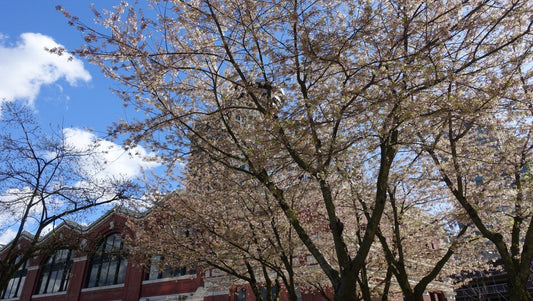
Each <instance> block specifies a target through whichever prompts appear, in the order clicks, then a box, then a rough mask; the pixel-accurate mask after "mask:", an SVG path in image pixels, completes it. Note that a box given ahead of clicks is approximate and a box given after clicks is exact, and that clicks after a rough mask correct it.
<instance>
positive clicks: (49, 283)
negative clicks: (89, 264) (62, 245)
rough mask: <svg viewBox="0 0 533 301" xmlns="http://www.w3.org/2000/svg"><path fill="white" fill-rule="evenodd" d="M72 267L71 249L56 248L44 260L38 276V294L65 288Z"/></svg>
mask: <svg viewBox="0 0 533 301" xmlns="http://www.w3.org/2000/svg"><path fill="white" fill-rule="evenodd" d="M71 267H72V250H67V249H63V250H58V251H56V253H55V254H54V255H52V256H50V257H48V259H47V260H46V262H45V264H44V265H43V268H42V270H41V276H40V278H39V286H38V287H37V289H38V290H37V293H38V294H49V293H57V292H62V291H66V290H67V286H68V281H69V279H70V268H71Z"/></svg>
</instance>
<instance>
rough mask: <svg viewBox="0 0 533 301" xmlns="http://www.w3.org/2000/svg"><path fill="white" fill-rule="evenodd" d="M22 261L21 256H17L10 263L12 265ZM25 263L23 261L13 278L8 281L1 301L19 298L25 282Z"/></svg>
mask: <svg viewBox="0 0 533 301" xmlns="http://www.w3.org/2000/svg"><path fill="white" fill-rule="evenodd" d="M21 259H22V256H18V257H17V258H16V259H15V260H13V261H11V263H12V264H17V263H18V262H19V261H20V260H21ZM26 264H27V261H25V262H24V263H23V264H22V265H21V266H20V267H19V269H18V270H17V271H16V272H15V275H13V278H11V280H9V283H8V284H7V287H6V289H5V291H3V292H2V299H9V298H16V297H20V293H21V292H22V287H23V286H24V281H25V280H26V273H27V272H28V270H27V269H26Z"/></svg>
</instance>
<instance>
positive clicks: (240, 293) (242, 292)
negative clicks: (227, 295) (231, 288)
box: [235, 288, 246, 301]
mask: <svg viewBox="0 0 533 301" xmlns="http://www.w3.org/2000/svg"><path fill="white" fill-rule="evenodd" d="M235 301H246V289H245V288H240V289H238V290H236V291H235Z"/></svg>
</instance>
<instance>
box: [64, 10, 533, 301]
mask: <svg viewBox="0 0 533 301" xmlns="http://www.w3.org/2000/svg"><path fill="white" fill-rule="evenodd" d="M532 5H533V3H531V1H525V0H523V1H519V0H517V1H491V0H487V1H426V2H420V1H377V0H376V1H350V2H345V1H329V0H328V1H326V0H324V1H306V0H302V1H242V0H239V1H232V0H198V1H152V2H150V3H149V4H148V5H147V9H145V8H141V7H134V4H133V3H128V2H122V3H121V4H119V5H117V6H116V7H114V8H113V9H112V10H105V11H102V12H100V11H98V10H97V9H96V8H93V9H94V12H95V17H96V25H94V26H87V25H86V24H84V23H82V22H81V21H80V20H78V19H77V18H76V17H72V16H71V15H70V14H69V13H68V12H66V11H64V10H63V13H64V14H65V15H66V16H67V17H69V18H70V19H69V20H70V23H71V24H72V25H74V26H76V27H77V28H78V29H79V30H81V31H82V32H84V34H85V41H86V42H87V45H85V46H84V47H83V48H82V49H80V50H79V51H78V54H80V55H83V56H85V57H87V58H88V59H89V60H90V61H92V62H93V63H96V64H98V65H99V66H100V67H101V68H102V70H103V72H104V73H105V74H106V75H107V76H109V77H111V78H113V79H115V80H117V81H118V82H120V83H122V84H123V86H122V88H119V89H118V90H117V93H118V95H119V96H121V97H122V98H123V100H124V102H125V104H126V105H131V106H134V107H135V108H137V109H138V110H140V111H142V112H143V113H144V115H143V118H140V119H135V120H128V121H123V122H121V123H119V124H117V125H116V127H115V134H120V133H127V134H129V138H130V139H129V140H128V141H127V143H130V144H131V145H135V144H137V143H145V144H147V145H149V146H150V147H151V148H152V149H154V150H157V151H158V152H159V153H160V154H161V155H162V157H163V159H164V160H165V162H166V164H167V166H168V168H169V172H170V173H172V172H173V171H177V170H179V169H178V168H176V167H177V165H178V164H182V163H183V162H186V163H187V164H189V165H193V164H195V162H194V161H195V160H196V159H195V157H194V156H192V155H191V152H200V153H201V154H202V156H203V157H204V158H209V160H211V161H212V162H217V163H218V164H222V165H224V166H226V168H230V169H232V170H233V171H234V172H236V173H240V174H244V175H247V176H249V177H252V178H254V179H255V180H256V181H258V182H259V183H260V184H261V185H262V186H263V187H264V189H266V191H267V192H268V194H269V195H270V197H271V198H272V199H273V200H275V202H276V205H277V206H278V208H279V209H280V210H281V212H283V215H284V216H285V218H286V219H287V221H288V222H289V223H290V225H291V227H292V229H293V230H294V232H295V234H296V235H297V236H298V238H299V240H300V241H301V243H302V244H303V245H304V246H305V248H306V250H307V251H308V252H309V253H310V254H312V256H313V257H314V259H315V260H316V262H317V263H318V265H319V266H320V268H321V269H322V272H323V273H324V274H325V275H326V277H327V279H328V280H329V282H330V285H331V287H332V288H333V291H334V293H335V299H336V300H355V299H356V298H357V279H358V277H359V275H360V272H361V270H362V269H363V267H364V266H365V262H366V259H367V257H368V254H369V253H370V250H371V247H372V245H373V242H374V239H375V236H376V233H377V232H378V225H379V223H380V220H381V218H382V215H383V212H384V210H385V208H386V206H387V202H388V191H389V188H390V177H391V176H393V175H394V173H395V172H396V171H395V169H394V166H395V164H397V162H402V161H404V160H406V158H405V157H404V156H398V154H401V151H402V149H403V148H404V147H405V146H406V145H410V144H412V143H414V141H416V140H417V139H419V138H424V139H429V138H428V137H429V136H431V134H430V133H427V132H426V130H428V129H426V127H428V128H431V126H433V125H434V121H435V120H437V119H439V118H440V117H441V115H439V114H440V113H441V111H439V110H438V109H435V108H436V107H437V108H440V107H442V109H449V110H452V109H456V110H455V111H454V112H456V114H457V117H455V115H453V116H454V118H456V119H458V120H463V117H462V114H463V113H467V112H469V109H468V108H469V107H470V106H476V105H477V106H479V105H480V104H478V103H477V102H474V100H475V98H474V97H471V99H472V101H471V102H467V101H465V102H464V103H463V102H461V101H460V99H462V97H463V95H462V93H463V92H464V91H466V90H468V89H470V90H469V91H470V93H471V94H473V93H474V92H473V91H475V90H476V89H478V90H480V91H485V92H486V96H487V97H485V98H483V99H489V98H488V96H490V95H493V94H494V93H496V92H499V90H500V89H501V88H509V87H507V84H509V85H511V86H513V87H514V86H515V85H516V84H517V83H516V82H514V81H511V82H510V81H501V79H502V78H507V75H508V74H509V73H512V72H514V71H513V70H516V69H512V68H509V66H510V65H512V64H513V63H514V62H517V61H526V59H527V58H529V56H530V53H529V49H530V46H531V45H530V44H531V41H530V31H531V24H532V21H531V20H530V17H529V16H530V15H531V9H532V7H531V6H532ZM139 6H140V4H139ZM60 9H61V8H60ZM450 83H453V85H451V84H450ZM456 84H457V85H459V84H460V85H461V87H463V88H462V89H456V88H455V85H456ZM479 102H482V101H481V100H479ZM460 108H463V109H464V112H462V111H461V110H460ZM452 111H453V110H452ZM465 118H466V117H465ZM453 124H455V123H453ZM508 124H511V122H509V123H508ZM450 133H451V134H453V135H456V134H457V133H456V132H455V131H454V129H452V130H451V131H450ZM441 140H442V139H436V140H435V141H437V142H440V141H441ZM437 142H435V143H434V144H438V143H437ZM429 144H430V145H431V143H429ZM192 145H194V147H193V146H192ZM435 152H436V151H435ZM436 158H437V159H438V158H439V157H438V156H437V157H436ZM436 162H444V161H443V160H436ZM447 162H450V161H447ZM458 165H459V166H461V164H458ZM339 168H344V169H351V170H357V171H359V174H360V175H364V176H365V180H366V181H368V182H370V183H371V185H365V186H364V188H365V189H367V193H368V194H370V195H372V197H371V198H369V199H368V198H365V199H363V200H364V201H365V202H368V203H367V204H365V205H366V207H367V208H368V216H367V217H366V221H365V228H364V230H362V233H361V240H360V241H357V240H351V239H350V238H349V237H350V235H348V234H347V232H348V229H355V227H352V226H353V223H354V218H353V216H356V214H357V213H356V212H352V214H349V209H347V208H349V207H346V206H343V204H344V202H345V199H344V196H343V195H342V194H340V192H342V191H344V190H345V189H346V187H347V186H348V183H347V182H346V181H342V178H339V176H338V172H337V171H338V169H339ZM443 170H445V171H446V169H445V168H444V169H443ZM292 177H303V178H305V179H307V180H308V181H309V182H312V183H313V186H314V187H315V189H316V191H317V192H318V194H317V197H316V199H314V200H313V201H314V202H315V203H314V204H315V207H316V208H317V210H318V211H319V212H323V213H324V215H323V218H324V220H325V221H326V224H327V233H328V239H327V241H330V242H331V243H330V244H329V245H328V246H327V248H324V246H323V245H321V241H320V239H318V238H317V237H316V236H314V235H313V234H314V232H313V230H312V229H310V228H309V227H307V226H306V224H305V220H304V217H302V216H301V215H299V214H298V211H297V210H296V207H295V205H294V204H292V203H291V202H290V200H289V199H287V189H289V188H290V185H288V183H289V180H290V179H291V178H292ZM350 180H351V181H353V182H354V183H357V182H358V181H359V179H357V178H354V179H350ZM452 184H453V182H452ZM460 194H461V193H459V195H460ZM472 217H473V216H472ZM474 223H476V222H475V221H474ZM476 225H477V224H476ZM478 228H479V227H478ZM519 240H520V239H518V241H519ZM331 251H332V252H333V255H332V256H329V253H330V252H331ZM331 259H333V260H331ZM524 262H525V261H524Z"/></svg>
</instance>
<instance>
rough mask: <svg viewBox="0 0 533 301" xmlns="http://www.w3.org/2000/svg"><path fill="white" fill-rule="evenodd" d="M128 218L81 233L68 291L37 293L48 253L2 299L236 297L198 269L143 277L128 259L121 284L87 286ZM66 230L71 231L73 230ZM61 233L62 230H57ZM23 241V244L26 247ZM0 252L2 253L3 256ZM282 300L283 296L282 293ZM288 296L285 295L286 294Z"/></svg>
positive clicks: (316, 299) (108, 217) (215, 300)
mask: <svg viewBox="0 0 533 301" xmlns="http://www.w3.org/2000/svg"><path fill="white" fill-rule="evenodd" d="M126 221H127V217H126V216H125V215H124V214H121V213H120V212H118V211H117V212H115V211H110V212H108V213H106V214H105V215H104V216H103V217H102V218H100V219H99V220H98V221H96V222H95V223H93V224H92V225H90V226H89V227H88V228H87V229H86V231H83V234H81V233H78V236H80V235H81V236H83V237H82V238H81V239H79V238H77V239H76V242H77V243H79V246H78V248H79V250H77V251H75V252H74V254H73V258H72V266H71V270H70V280H69V283H68V287H67V290H66V291H62V292H58V293H49V294H37V293H36V292H37V291H38V286H39V277H40V275H41V272H42V268H43V264H44V263H45V261H46V260H47V257H46V256H42V257H34V258H31V259H30V260H29V262H28V264H27V273H26V280H25V282H24V285H23V289H22V293H21V295H20V296H19V297H17V298H12V299H3V300H10V301H29V300H37V301H70V300H80V301H106V300H124V301H130V300H141V301H158V300H188V301H189V300H190V301H229V300H235V294H234V292H233V291H232V290H230V289H227V290H222V291H221V290H220V289H218V290H214V289H213V290H210V289H209V288H205V287H204V286H205V283H204V282H205V280H206V278H205V275H204V274H202V273H199V272H197V273H196V274H194V275H184V276H178V277H174V278H166V279H157V280H144V279H145V275H146V271H145V270H144V269H143V268H142V267H140V266H139V265H137V264H136V263H135V261H134V260H132V259H130V260H128V264H127V267H126V276H125V281H124V283H122V284H116V285H110V286H103V287H92V288H86V283H87V277H88V270H89V268H90V266H91V262H90V261H91V256H92V254H93V252H94V250H96V248H97V247H98V246H99V245H100V243H101V242H102V239H104V238H105V237H106V236H108V235H109V234H112V233H117V232H118V233H122V234H130V235H131V234H132V233H129V232H128V231H129V230H128V228H127V226H126ZM63 231H69V232H72V229H65V230H63ZM57 234H59V233H57ZM23 245H24V242H22V243H21V246H22V247H21V248H20V249H21V250H23V249H24V248H23ZM2 255H3V254H2V252H1V251H0V256H2ZM248 292H249V293H247V296H246V297H247V298H246V300H247V301H255V297H254V296H253V294H251V290H248ZM281 297H282V300H283V299H286V298H283V297H284V295H283V294H282V295H281ZM285 297H286V296H285ZM322 300H324V299H323V298H322V297H321V296H319V295H314V294H306V295H304V296H302V301H322Z"/></svg>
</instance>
